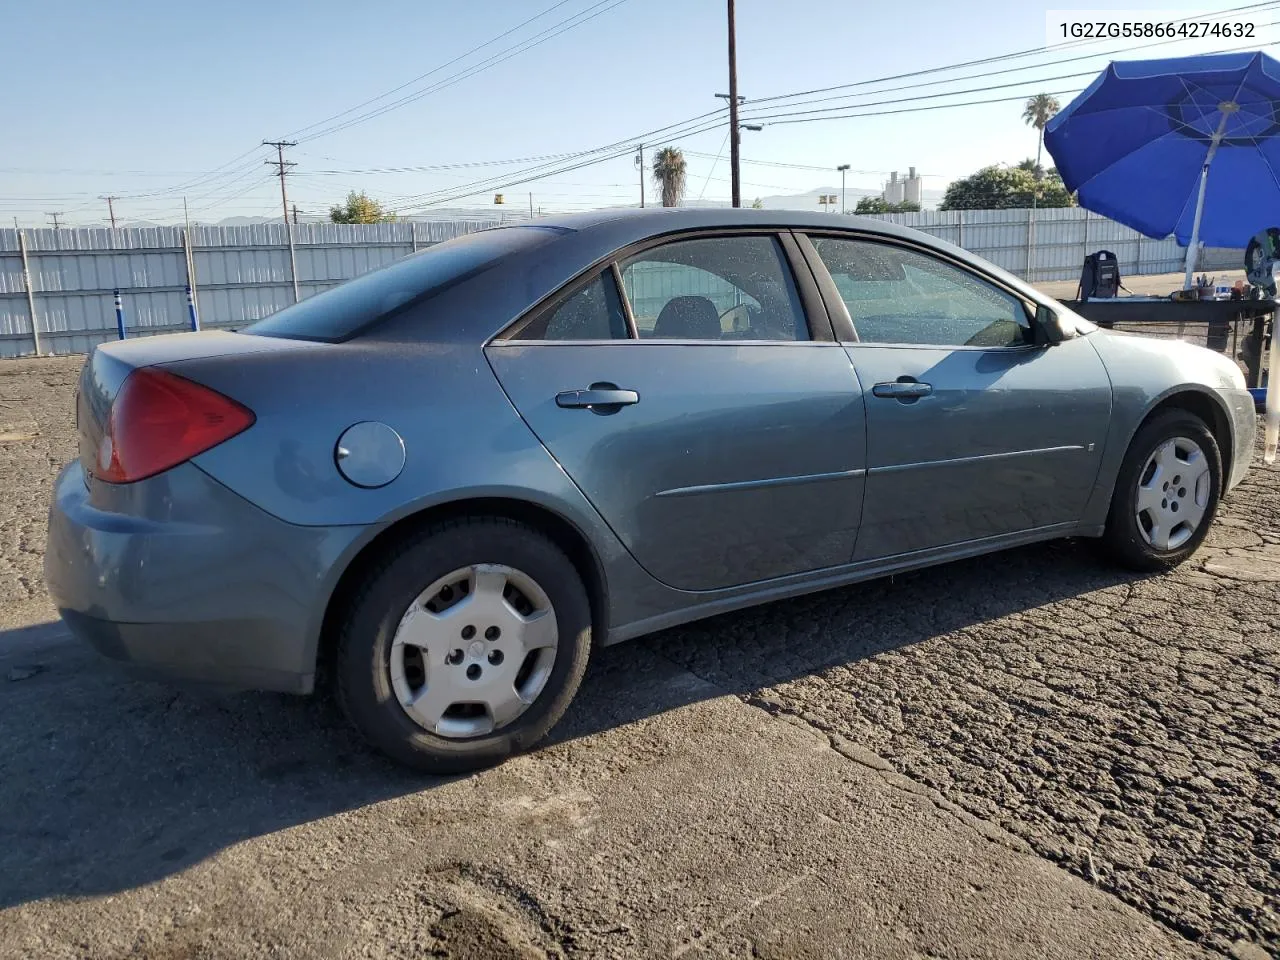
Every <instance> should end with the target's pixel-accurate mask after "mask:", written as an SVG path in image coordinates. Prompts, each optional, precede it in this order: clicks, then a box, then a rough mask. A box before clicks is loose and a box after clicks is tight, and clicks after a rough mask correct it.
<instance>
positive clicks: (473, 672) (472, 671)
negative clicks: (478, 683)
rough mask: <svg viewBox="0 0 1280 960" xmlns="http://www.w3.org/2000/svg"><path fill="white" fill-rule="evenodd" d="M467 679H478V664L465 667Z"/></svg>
mask: <svg viewBox="0 0 1280 960" xmlns="http://www.w3.org/2000/svg"><path fill="white" fill-rule="evenodd" d="M467 679H468V680H479V679H480V664H478V663H473V664H472V665H471V666H469V667H467Z"/></svg>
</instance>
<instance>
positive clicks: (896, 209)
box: [853, 197, 920, 214]
mask: <svg viewBox="0 0 1280 960" xmlns="http://www.w3.org/2000/svg"><path fill="white" fill-rule="evenodd" d="M853 212H854V213H855V214H866V213H919V212H920V204H918V203H915V202H913V201H911V200H900V201H898V202H897V203H890V202H889V201H888V200H886V199H885V198H884V197H860V198H859V199H858V205H857V206H856V207H854V208H853Z"/></svg>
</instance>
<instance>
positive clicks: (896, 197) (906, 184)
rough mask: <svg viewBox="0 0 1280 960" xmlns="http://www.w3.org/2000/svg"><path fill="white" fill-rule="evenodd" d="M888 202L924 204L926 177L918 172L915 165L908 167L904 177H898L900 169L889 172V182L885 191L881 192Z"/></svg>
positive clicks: (885, 186)
mask: <svg viewBox="0 0 1280 960" xmlns="http://www.w3.org/2000/svg"><path fill="white" fill-rule="evenodd" d="M881 196H883V197H884V200H885V202H886V203H902V202H903V201H906V202H907V203H914V204H915V205H916V206H918V207H922V208H923V206H924V179H923V178H922V177H920V176H917V174H916V168H915V167H908V168H907V175H906V177H904V178H903V179H901V180H899V179H898V171H897V170H894V171H893V172H892V173H890V174H889V182H888V183H886V184H885V185H884V192H883V193H882V194H881Z"/></svg>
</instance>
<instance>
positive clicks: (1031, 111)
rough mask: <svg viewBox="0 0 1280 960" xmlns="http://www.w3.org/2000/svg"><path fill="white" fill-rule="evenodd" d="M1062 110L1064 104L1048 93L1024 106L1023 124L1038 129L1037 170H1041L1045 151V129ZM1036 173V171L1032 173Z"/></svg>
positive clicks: (1040, 94)
mask: <svg viewBox="0 0 1280 960" xmlns="http://www.w3.org/2000/svg"><path fill="white" fill-rule="evenodd" d="M1061 109H1062V104H1060V103H1058V99H1057V97H1051V96H1049V94H1047V93H1037V94H1036V95H1035V96H1034V97H1031V98H1029V99H1028V100H1027V102H1026V103H1025V104H1023V106H1022V122H1023V123H1025V124H1028V125H1029V126H1032V127H1035V128H1036V134H1037V137H1038V139H1037V140H1036V165H1035V170H1039V169H1040V155H1041V152H1042V151H1043V150H1044V128H1045V124H1047V123H1048V122H1049V121H1050V120H1052V119H1053V117H1054V115H1055V114H1056V113H1057V112H1058V111H1059V110H1061ZM1032 172H1033V173H1034V172H1035V171H1034V170H1033V171H1032Z"/></svg>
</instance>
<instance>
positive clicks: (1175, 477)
mask: <svg viewBox="0 0 1280 960" xmlns="http://www.w3.org/2000/svg"><path fill="white" fill-rule="evenodd" d="M1212 486H1213V485H1212V483H1211V482H1210V477H1209V461H1208V459H1207V458H1206V457H1205V455H1204V451H1203V450H1201V449H1200V446H1199V445H1198V444H1197V443H1196V442H1195V441H1194V440H1188V439H1187V438H1186V437H1174V438H1173V439H1172V440H1166V441H1165V442H1164V443H1162V444H1160V446H1158V447H1157V448H1156V449H1155V452H1154V453H1152V454H1151V456H1150V457H1149V458H1148V459H1147V464H1146V466H1145V467H1143V468H1142V473H1141V475H1140V476H1139V477H1138V500H1137V510H1136V513H1137V517H1138V530H1139V531H1140V532H1141V533H1142V539H1144V540H1145V541H1146V542H1147V543H1148V544H1150V545H1151V546H1153V547H1155V548H1156V549H1157V550H1176V549H1178V548H1179V547H1180V546H1182V545H1183V544H1184V543H1186V542H1187V541H1188V540H1190V539H1191V538H1192V537H1193V536H1195V532H1196V530H1198V529H1199V527H1200V523H1201V521H1202V520H1204V515H1205V513H1206V512H1207V511H1208V509H1209V494H1210V493H1211V492H1212Z"/></svg>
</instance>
